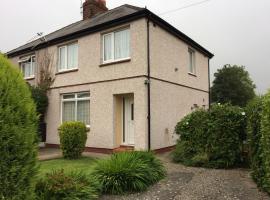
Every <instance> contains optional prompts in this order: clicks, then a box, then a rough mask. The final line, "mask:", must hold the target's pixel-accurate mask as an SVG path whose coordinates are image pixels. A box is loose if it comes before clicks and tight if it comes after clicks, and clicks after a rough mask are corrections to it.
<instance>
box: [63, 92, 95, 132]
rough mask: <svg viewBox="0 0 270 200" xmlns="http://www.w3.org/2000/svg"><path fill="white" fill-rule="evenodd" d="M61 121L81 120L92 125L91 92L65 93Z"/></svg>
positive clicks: (88, 125) (87, 124)
mask: <svg viewBox="0 0 270 200" xmlns="http://www.w3.org/2000/svg"><path fill="white" fill-rule="evenodd" d="M61 121H62V123H63V122H67V121H80V122H83V123H84V124H85V125H86V126H87V127H90V93H89V92H83V93H71V94H63V95H62V119H61Z"/></svg>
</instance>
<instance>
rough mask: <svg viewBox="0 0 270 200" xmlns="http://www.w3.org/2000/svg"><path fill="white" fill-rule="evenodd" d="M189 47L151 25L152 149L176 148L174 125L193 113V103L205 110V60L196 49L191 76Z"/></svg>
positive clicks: (206, 63)
mask: <svg viewBox="0 0 270 200" xmlns="http://www.w3.org/2000/svg"><path fill="white" fill-rule="evenodd" d="M189 48H192V47H190V46H189V45H188V44H186V43H184V42H183V41H181V40H180V39H178V38H176V37H175V36H173V35H171V34H169V33H168V32H166V31H165V30H164V29H162V28H160V27H158V26H154V25H153V24H152V23H151V24H150V61H151V62H150V65H151V68H150V69H151V70H150V71H151V72H150V74H151V77H152V79H151V145H152V148H153V149H160V148H164V147H168V146H172V145H175V143H176V140H177V139H178V135H176V134H175V132H174V128H175V125H176V124H177V122H179V121H180V120H181V119H182V118H183V117H184V116H185V115H187V114H188V113H190V112H191V111H192V110H191V108H192V107H193V106H194V104H197V105H198V106H200V107H202V106H205V107H206V108H208V104H209V93H208V92H209V88H208V87H209V85H208V84H209V83H208V57H207V56H205V55H203V54H202V53H200V52H198V51H196V50H195V63H196V76H194V75H191V74H189V67H188V66H189V55H188V49H189ZM185 86H188V87H185ZM190 87H191V88H190Z"/></svg>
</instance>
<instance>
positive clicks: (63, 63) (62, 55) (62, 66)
mask: <svg viewBox="0 0 270 200" xmlns="http://www.w3.org/2000/svg"><path fill="white" fill-rule="evenodd" d="M65 68H66V47H61V48H59V69H60V70H63V69H65Z"/></svg>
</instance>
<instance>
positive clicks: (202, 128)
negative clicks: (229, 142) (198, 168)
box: [173, 109, 208, 165]
mask: <svg viewBox="0 0 270 200" xmlns="http://www.w3.org/2000/svg"><path fill="white" fill-rule="evenodd" d="M207 119H208V112H207V111H206V110H203V109H199V110H196V111H194V112H192V113H191V114H189V115H187V116H186V117H184V118H183V119H182V120H181V121H180V122H179V123H177V125H176V127H175V132H176V134H178V135H180V140H179V141H178V144H177V145H176V149H175V151H174V153H173V160H174V161H175V162H183V163H184V164H186V165H193V164H192V162H191V159H192V157H194V156H195V155H196V154H199V153H200V152H205V144H206V142H207V134H206V131H207Z"/></svg>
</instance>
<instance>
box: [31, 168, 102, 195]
mask: <svg viewBox="0 0 270 200" xmlns="http://www.w3.org/2000/svg"><path fill="white" fill-rule="evenodd" d="M98 194H99V184H98V183H97V182H96V180H95V179H90V178H89V177H88V175H86V174H83V173H81V172H80V173H77V172H76V173H75V172H73V173H70V174H65V173H64V171H63V170H60V171H54V172H52V173H49V174H47V175H46V177H45V178H43V179H40V180H39V181H38V182H37V184H36V196H37V199H38V200H48V199H50V200H74V199H81V200H90V199H97V198H98Z"/></svg>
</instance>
